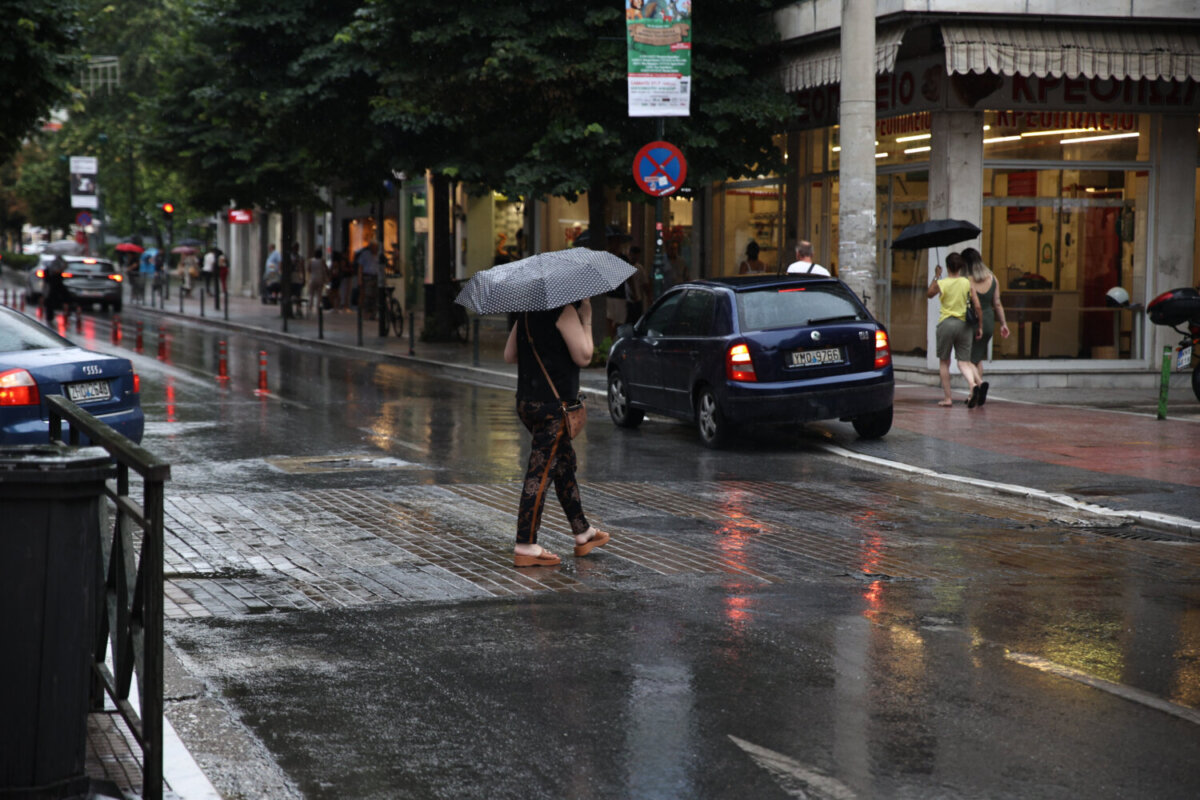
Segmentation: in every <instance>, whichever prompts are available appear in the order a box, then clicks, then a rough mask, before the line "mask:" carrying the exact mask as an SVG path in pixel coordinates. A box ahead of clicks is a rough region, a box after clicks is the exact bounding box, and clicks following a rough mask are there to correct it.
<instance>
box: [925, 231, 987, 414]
mask: <svg viewBox="0 0 1200 800" xmlns="http://www.w3.org/2000/svg"><path fill="white" fill-rule="evenodd" d="M965 268H966V261H965V260H964V259H963V257H962V256H961V255H959V254H958V253H951V254H950V255H948V256H946V271H947V272H948V273H949V277H947V278H945V279H943V278H942V265H941V264H938V265H937V268H936V269H935V270H934V272H933V280H932V281H931V282H930V284H929V290H928V291H927V292H926V296H927V297H929V298H930V299H933V298H934V297H937V298H939V300H940V303H941V310H940V312H939V315H938V323H937V336H936V339H937V357H938V373H939V375H940V376H941V378H942V395H943V397H942V399H941V400H939V401H938V405H939V406H951V405H954V398H953V397H951V395H950V355H951V352H953V354H954V357H955V358H956V359H958V368H959V370H961V371H962V374H963V377H964V378H966V380H967V389H968V391H969V395H968V397H967V408H974V407H975V406H976V405H978V403H979V384H980V383H981V380H980V377H979V372H978V371H977V370H976V369H975V365H974V364H972V363H971V341H972V339H973V338H974V339H978V338H980V337H981V336H983V318H982V316H981V315H980V313H979V297H978V296H976V294H975V289H973V288H972V287H971V281H969V280H968V279H967V278H966V277H964V276H963V275H962V272H963V270H964V269H965ZM968 305H970V306H972V307H974V309H975V320H976V322H975V327H974V328H972V327H971V326H970V325H968V324H967V306H968Z"/></svg>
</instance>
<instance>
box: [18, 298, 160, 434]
mask: <svg viewBox="0 0 1200 800" xmlns="http://www.w3.org/2000/svg"><path fill="white" fill-rule="evenodd" d="M140 391H141V384H140V380H139V379H138V376H137V374H136V373H135V372H134V371H133V364H132V363H131V362H130V361H129V359H127V358H120V357H117V356H109V355H104V354H103V353H96V352H93V351H91V350H84V349H83V348H81V347H77V346H75V345H74V344H72V343H71V342H70V340H68V339H65V338H63V337H62V336H59V335H58V334H57V333H55V332H54V331H52V330H50V329H49V328H47V327H46V326H45V325H42V324H40V323H38V322H36V321H35V320H32V319H30V318H29V317H27V316H25V315H24V314H21V313H18V312H16V311H13V310H12V309H9V308H0V444H44V443H45V442H48V441H49V440H50V415H49V412H48V411H47V408H46V397H47V396H48V395H52V394H61V395H65V396H66V397H67V398H68V399H70V400H72V401H74V402H75V403H77V404H78V405H79V407H80V408H82V409H83V410H85V411H87V412H88V413H90V414H93V415H95V416H96V417H99V418H100V420H101V421H103V422H105V423H106V424H108V425H109V426H110V427H112V428H114V429H115V430H116V431H117V432H119V433H121V434H123V435H124V436H126V437H127V438H129V439H131V440H133V441H134V442H138V443H140V442H141V441H142V431H143V428H144V426H145V417H144V416H143V414H142V403H141V396H140ZM64 437H65V431H64Z"/></svg>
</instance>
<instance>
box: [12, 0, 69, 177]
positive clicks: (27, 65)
mask: <svg viewBox="0 0 1200 800" xmlns="http://www.w3.org/2000/svg"><path fill="white" fill-rule="evenodd" d="M75 19H76V17H75V0H0V161H6V160H8V159H9V158H10V157H11V156H12V155H13V153H15V152H17V150H19V149H20V147H21V142H22V141H23V140H24V138H25V137H26V136H27V135H28V134H29V133H30V132H31V131H32V130H33V129H34V128H35V127H36V126H37V123H38V122H39V121H40V120H41V119H43V118H44V117H45V116H46V115H47V113H48V112H49V111H50V109H52V108H54V107H55V106H56V105H57V104H58V103H59V102H60V101H62V100H63V99H64V98H66V97H67V96H68V93H69V89H70V81H71V78H72V76H73V74H74V67H75V59H74V55H75V45H76V42H77V40H78V33H79V32H78V29H77V27H76V25H75Z"/></svg>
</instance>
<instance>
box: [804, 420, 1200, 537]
mask: <svg viewBox="0 0 1200 800" xmlns="http://www.w3.org/2000/svg"><path fill="white" fill-rule="evenodd" d="M817 446H818V447H820V448H821V449H822V450H824V451H825V452H827V453H830V454H831V455H835V456H841V457H842V458H848V459H852V460H854V461H862V462H865V463H868V464H875V465H876V466H881V467H887V468H890V469H894V470H898V471H900V472H908V473H910V474H913V475H923V476H925V477H927V478H935V479H937V480H943V481H953V482H956V483H965V484H968V485H970V486H976V487H979V488H982V489H991V490H993V491H996V492H1002V493H1004V494H1011V495H1016V496H1018V497H1032V498H1037V499H1040V500H1045V501H1047V502H1050V503H1057V504H1058V505H1061V506H1066V507H1067V508H1071V509H1074V510H1076V511H1085V512H1088V513H1090V514H1096V515H1099V516H1102V517H1109V518H1113V519H1132V520H1136V521H1138V522H1142V523H1145V524H1146V525H1152V526H1155V527H1158V528H1165V529H1167V530H1171V531H1176V532H1179V533H1187V534H1192V535H1200V521H1198V520H1194V519H1188V518H1186V517H1176V516H1174V515H1171V514H1161V513H1159V512H1157V511H1143V510H1139V509H1115V508H1108V507H1107V506H1099V505H1096V504H1095V503H1085V502H1083V501H1081V500H1076V499H1075V498H1074V497H1071V496H1070V495H1066V494H1057V493H1055V492H1047V491H1046V490H1044V489H1035V488H1033V487H1031V486H1020V485H1018V484H1014V483H998V482H996V481H989V480H984V479H982V478H969V477H966V476H964V475H950V474H948V473H945V472H938V471H936V470H932V469H926V468H925V467H914V466H913V465H911V464H905V463H902V462H900V461H891V460H889V459H886V458H879V457H877V456H868V455H865V454H863V453H856V452H854V451H853V450H847V449H846V448H844V447H841V446H839V445H836V444H827V443H824V442H820V443H818V444H817Z"/></svg>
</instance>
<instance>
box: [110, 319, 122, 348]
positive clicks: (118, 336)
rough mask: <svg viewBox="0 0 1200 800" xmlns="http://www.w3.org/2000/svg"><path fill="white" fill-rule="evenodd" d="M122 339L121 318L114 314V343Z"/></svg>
mask: <svg viewBox="0 0 1200 800" xmlns="http://www.w3.org/2000/svg"><path fill="white" fill-rule="evenodd" d="M120 341H121V318H120V317H119V316H118V315H116V314H113V318H112V343H113V344H117V343H118V342H120Z"/></svg>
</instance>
